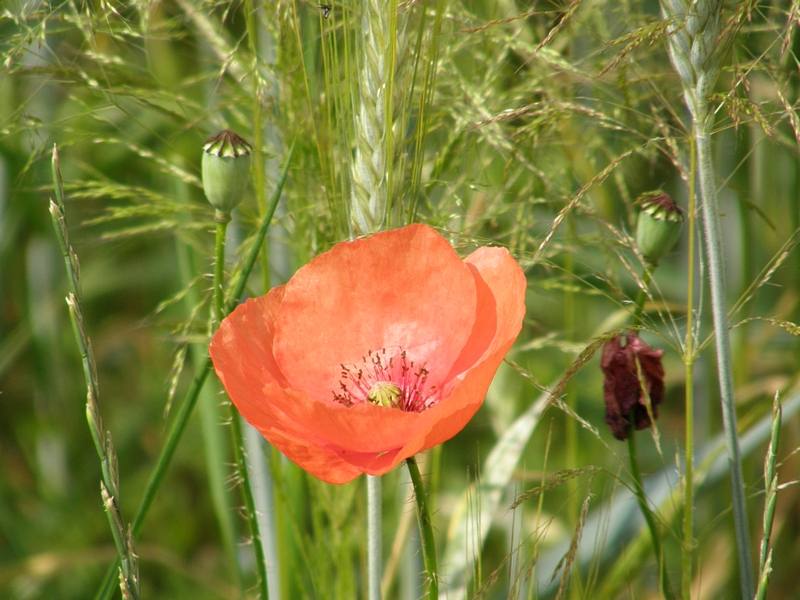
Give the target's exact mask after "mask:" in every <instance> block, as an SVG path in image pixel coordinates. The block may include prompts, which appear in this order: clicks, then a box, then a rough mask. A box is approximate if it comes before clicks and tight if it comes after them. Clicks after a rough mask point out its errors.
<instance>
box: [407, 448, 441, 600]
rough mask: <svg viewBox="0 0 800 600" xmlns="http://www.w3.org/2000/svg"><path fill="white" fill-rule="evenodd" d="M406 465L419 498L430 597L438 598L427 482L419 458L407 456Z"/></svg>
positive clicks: (420, 537) (434, 599) (421, 532)
mask: <svg viewBox="0 0 800 600" xmlns="http://www.w3.org/2000/svg"><path fill="white" fill-rule="evenodd" d="M406 465H408V472H409V474H410V475H411V483H412V484H413V486H414V497H415V498H416V500H417V522H418V523H419V539H420V545H421V546H422V556H423V557H424V560H425V571H426V572H427V574H428V599H429V600H438V598H439V579H438V573H437V571H438V568H437V566H436V545H435V544H434V540H433V526H432V525H431V514H430V511H429V510H428V500H427V497H426V496H425V484H424V483H423V482H422V475H420V473H419V467H418V466H417V459H416V458H414V457H413V456H412V457H411V458H407V459H406Z"/></svg>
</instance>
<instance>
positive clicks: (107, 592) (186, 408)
mask: <svg viewBox="0 0 800 600" xmlns="http://www.w3.org/2000/svg"><path fill="white" fill-rule="evenodd" d="M295 143H296V142H293V143H292V146H291V147H290V148H289V152H288V153H287V156H286V164H285V165H284V167H283V172H282V173H281V176H280V179H278V181H277V183H276V185H275V191H274V193H273V196H272V201H271V203H270V207H269V210H268V211H267V214H266V216H265V217H264V219H262V221H261V225H260V226H259V228H258V231H257V232H256V235H255V239H254V240H253V245H252V246H251V248H250V250H249V251H248V253H247V256H246V258H245V260H244V264H243V265H242V270H241V272H240V273H239V276H238V278H237V279H236V280H234V282H233V284H232V286H231V287H232V290H233V291H232V292H231V294H230V296H229V297H228V302H227V304H226V306H225V312H226V313H229V312H231V311H232V310H233V309H234V308H236V305H237V304H238V303H239V298H241V297H242V293H243V292H244V288H245V286H246V285H247V279H248V278H249V277H250V273H251V272H252V270H253V266H254V265H255V263H256V260H257V259H258V255H259V252H260V250H261V244H263V243H264V238H265V237H266V235H267V230H268V229H269V225H270V221H272V216H273V215H274V214H275V209H276V208H277V206H278V200H280V197H281V193H282V192H283V185H284V183H285V182H286V176H287V175H288V174H289V166H290V165H291V164H292V155H293V154H294V148H295ZM210 372H211V358H210V357H208V356H206V358H205V360H203V363H202V365H201V366H200V368H199V369H198V371H197V373H196V374H195V376H194V380H193V381H192V384H191V385H190V386H189V390H188V391H187V392H186V397H185V399H184V401H183V404H181V408H180V410H179V411H178V414H177V416H176V417H175V422H174V423H173V425H172V428H171V429H170V431H169V434H168V436H167V441H166V443H165V444H164V447H163V448H162V449H161V454H159V456H158V461H157V462H156V466H155V468H154V469H153V473H152V475H151V476H150V480H149V481H148V482H147V487H146V488H145V492H144V498H143V499H142V503H141V505H140V506H139V512H137V513H136V518H135V519H134V520H133V525H132V529H133V537H134V538H135V537H136V536H137V535H138V533H139V532H140V531H141V528H142V525H143V524H144V519H145V517H146V516H147V513H148V511H149V510H150V506H151V505H152V504H153V500H154V499H155V497H156V493H158V489H159V488H160V487H161V482H162V481H163V480H164V475H165V473H166V472H167V468H168V467H169V465H170V463H171V462H172V457H173V456H174V455H175V450H176V449H177V447H178V442H179V441H180V439H181V436H182V435H183V432H184V430H185V429H186V425H187V423H188V422H189V417H190V416H191V414H192V411H193V410H194V406H195V404H196V403H197V399H198V398H199V397H200V390H201V389H202V387H203V384H204V383H205V381H206V377H208V374H209V373H210ZM118 567H119V559H117V560H116V562H115V563H114V564H113V565H111V567H110V568H109V570H108V572H107V573H106V576H105V579H104V580H103V583H102V584H101V586H100V589H99V590H98V593H97V595H96V596H95V600H108V598H110V597H111V593H112V591H113V585H114V579H115V574H116V572H117V568H118Z"/></svg>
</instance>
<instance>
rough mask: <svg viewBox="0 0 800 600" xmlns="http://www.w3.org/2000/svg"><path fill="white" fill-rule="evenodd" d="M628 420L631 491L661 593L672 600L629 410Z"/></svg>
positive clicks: (659, 538)
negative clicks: (646, 532)
mask: <svg viewBox="0 0 800 600" xmlns="http://www.w3.org/2000/svg"><path fill="white" fill-rule="evenodd" d="M628 420H629V421H630V422H631V425H630V435H628V457H629V458H630V462H631V477H632V479H633V493H634V495H635V496H636V500H637V501H638V502H639V508H641V509H642V514H643V515H644V520H645V522H646V523H647V528H648V529H649V530H650V537H651V538H652V540H653V550H654V552H655V555H656V561H657V562H658V579H659V581H660V582H661V590H662V593H663V594H664V598H666V599H667V600H672V599H673V598H674V597H675V595H674V594H673V593H672V586H671V585H670V582H669V577H668V575H667V565H666V561H665V560H664V548H663V546H662V540H661V532H660V531H659V529H658V523H656V519H655V516H654V515H653V511H651V510H650V507H649V506H648V505H647V498H646V496H645V494H644V486H643V485H642V475H641V472H640V471H639V457H638V454H637V452H636V426H635V423H636V415H634V414H633V412H631V414H630V415H629V416H628Z"/></svg>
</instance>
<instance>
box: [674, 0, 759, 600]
mask: <svg viewBox="0 0 800 600" xmlns="http://www.w3.org/2000/svg"><path fill="white" fill-rule="evenodd" d="M661 1H662V8H663V11H664V15H665V17H668V18H671V19H674V23H673V24H671V25H670V26H669V28H668V33H669V37H668V47H669V52H670V59H671V61H672V64H673V66H674V67H675V71H676V72H677V74H678V76H679V77H680V79H681V83H682V85H683V97H684V100H685V101H686V106H687V108H688V109H689V112H690V113H691V115H692V128H693V131H694V145H695V149H696V152H697V166H698V171H699V175H700V192H701V194H700V197H701V199H702V203H703V204H702V207H703V225H704V233H705V235H704V237H705V246H706V255H707V258H708V274H709V287H710V289H711V312H712V315H713V318H714V334H715V339H716V346H717V371H718V374H719V387H720V397H721V404H722V423H723V427H724V429H725V443H726V446H727V450H728V464H729V467H730V480H731V495H732V497H733V521H734V528H735V531H736V548H737V553H738V559H739V577H740V584H741V594H742V598H743V600H751V599H752V598H753V595H754V593H755V585H754V582H753V567H752V562H751V558H750V534H749V532H748V529H747V512H746V506H745V497H744V481H743V477H742V465H741V457H740V451H739V437H738V432H737V428H736V408H735V406H734V401H733V373H732V370H731V349H730V337H729V333H728V329H729V326H728V313H727V310H726V307H725V270H724V264H723V261H722V247H723V244H722V232H721V227H720V222H719V208H718V202H717V186H716V180H715V176H714V160H713V156H712V152H711V129H712V127H713V123H714V114H713V112H710V111H709V102H708V99H709V97H710V96H711V94H712V92H713V86H714V83H715V81H716V79H717V75H718V74H719V72H720V69H721V66H722V60H721V59H722V55H721V53H720V50H721V49H724V48H726V47H727V44H726V43H725V41H724V40H721V39H720V35H721V34H724V32H723V31H722V29H721V26H720V25H721V22H722V9H723V4H724V2H723V0H692V1H689V0H661ZM684 525H686V523H684ZM684 542H686V540H684ZM684 560H686V559H685V557H684ZM684 585H686V583H685V582H684Z"/></svg>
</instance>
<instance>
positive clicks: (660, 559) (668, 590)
mask: <svg viewBox="0 0 800 600" xmlns="http://www.w3.org/2000/svg"><path fill="white" fill-rule="evenodd" d="M653 269H655V265H651V264H647V265H645V270H644V273H643V274H642V287H641V288H640V289H639V294H638V296H637V297H636V307H635V308H634V311H633V323H634V324H635V325H639V324H641V320H642V313H643V312H644V302H645V300H646V299H647V288H648V286H649V285H650V280H651V279H652V276H653ZM628 420H629V421H630V423H631V426H630V435H628V457H629V459H630V463H631V477H632V478H633V493H634V495H635V496H636V500H637V502H638V503H639V508H640V509H641V511H642V515H644V520H645V523H647V528H648V529H649V530H650V539H651V540H652V541H653V552H654V553H655V556H656V562H657V563H658V579H659V582H660V584H661V590H662V593H663V594H664V598H666V599H667V600H672V599H673V598H674V597H675V596H674V594H673V592H672V585H671V584H670V582H669V575H668V574H667V563H666V560H665V557H664V547H663V545H662V540H661V530H660V529H659V528H658V523H657V522H656V519H655V517H654V516H653V511H651V510H650V507H649V506H648V505H647V498H646V497H645V493H644V486H643V485H642V475H641V472H640V471H639V456H638V453H637V451H636V427H635V426H634V424H635V423H636V417H635V416H634V415H633V414H631V416H630V417H629V419H628ZM687 600H688V598H687Z"/></svg>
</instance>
